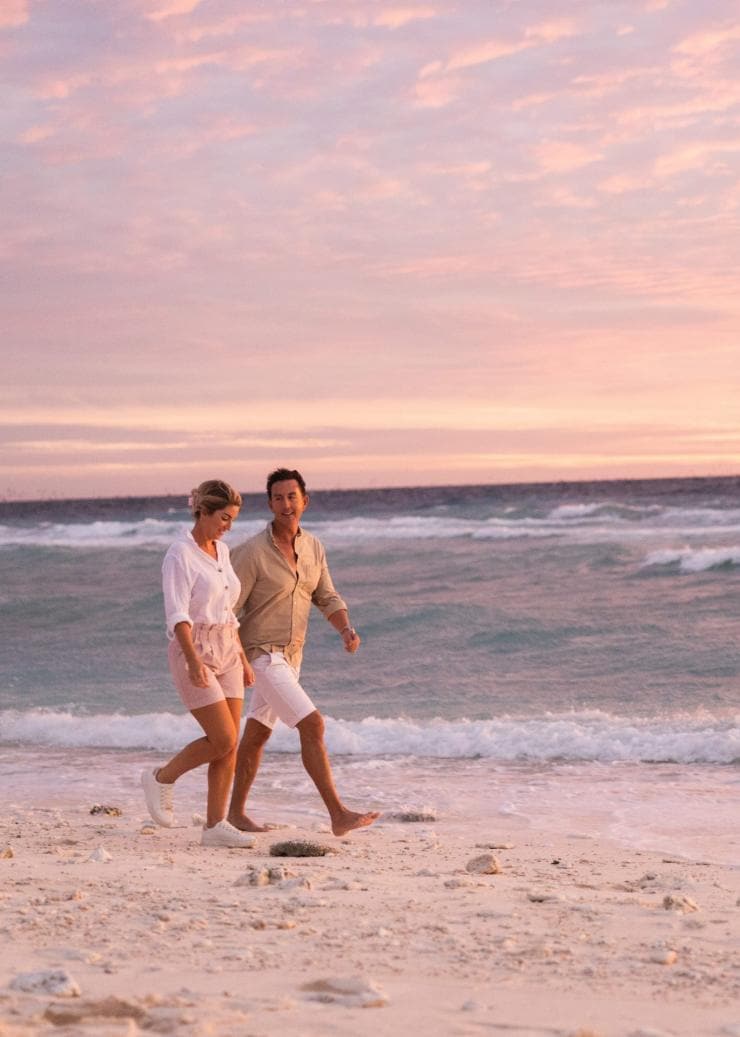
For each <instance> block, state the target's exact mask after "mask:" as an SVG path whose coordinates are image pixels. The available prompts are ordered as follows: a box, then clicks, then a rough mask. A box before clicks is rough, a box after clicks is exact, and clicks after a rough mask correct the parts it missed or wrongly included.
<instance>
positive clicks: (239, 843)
mask: <svg viewBox="0 0 740 1037" xmlns="http://www.w3.org/2000/svg"><path fill="white" fill-rule="evenodd" d="M254 842H255V839H254V836H253V835H249V833H248V832H240V831H239V829H238V828H235V827H234V826H233V825H232V824H231V822H230V821H226V820H225V819H224V820H223V821H219V822H217V824H215V825H214V826H213V828H204V829H203V834H202V835H201V837H200V843H201V846H226V847H227V848H228V849H230V850H246V849H248V848H249V847H250V846H254Z"/></svg>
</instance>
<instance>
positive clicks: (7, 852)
mask: <svg viewBox="0 0 740 1037" xmlns="http://www.w3.org/2000/svg"><path fill="white" fill-rule="evenodd" d="M13 857H15V854H14V853H13V847H12V846H6V847H5V849H4V850H2V852H0V860H4V861H9V860H11V859H12V858H13Z"/></svg>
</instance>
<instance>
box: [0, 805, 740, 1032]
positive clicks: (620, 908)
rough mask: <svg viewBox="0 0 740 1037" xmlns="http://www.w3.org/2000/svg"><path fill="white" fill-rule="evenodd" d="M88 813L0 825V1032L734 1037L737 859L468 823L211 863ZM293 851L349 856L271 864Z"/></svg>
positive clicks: (389, 827)
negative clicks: (676, 854)
mask: <svg viewBox="0 0 740 1037" xmlns="http://www.w3.org/2000/svg"><path fill="white" fill-rule="evenodd" d="M90 807H91V804H90V803H86V804H84V805H79V806H77V807H70V808H66V807H65V808H64V809H63V810H62V809H42V808H34V807H30V806H27V807H23V808H21V807H17V806H16V807H11V808H8V809H7V810H6V816H5V817H4V818H3V821H2V824H1V825H0V853H4V855H3V856H2V859H0V876H1V877H2V883H1V885H0V889H1V890H2V892H1V893H0V904H1V906H2V915H1V917H2V922H1V923H0V935H1V940H0V945H1V950H0V1035H3V1037H9V1035H12V1037H28V1035H30V1034H34V1035H35V1034H52V1033H53V1034H55V1035H60V1037H61V1035H72V1034H75V1035H77V1034H80V1035H95V1037H108V1035H111V1037H112V1035H116V1037H117V1035H123V1034H125V1035H127V1037H131V1035H136V1034H140V1033H142V1034H149V1033H151V1034H177V1035H183V1037H191V1035H192V1037H196V1035H206V1034H207V1035H218V1037H230V1035H235V1037H236V1035H239V1037H259V1035H263V1034H264V1035H283V1034H290V1035H295V1037H303V1035H305V1037H309V1035H310V1037H313V1035H322V1037H323V1035H331V1034H348V1035H349V1034H353V1035H364V1034H368V1035H369V1034H373V1035H377V1034H381V1035H382V1034H399V1035H400V1034H406V1033H408V1032H409V1031H414V1030H416V1031H417V1032H418V1033H419V1034H424V1035H479V1034H480V1035H487V1034H491V1035H504V1037H512V1035H513V1037H542V1035H571V1037H575V1035H578V1037H587V1035H588V1037H592V1035H593V1037H596V1035H598V1037H627V1035H630V1037H637V1035H640V1037H658V1035H674V1037H679V1035H680V1037H704V1035H707V1037H709V1035H712V1037H740V998H739V997H738V994H739V993H740V967H739V963H738V918H739V917H740V906H739V904H740V900H739V898H740V873H739V872H738V871H737V870H736V869H733V868H730V867H727V866H725V865H721V864H713V863H706V862H701V861H687V860H679V859H675V858H670V857H667V856H666V855H665V854H660V853H649V852H644V851H636V850H628V849H625V848H624V847H619V846H615V845H613V844H610V843H608V842H607V841H604V840H600V839H599V838H584V837H583V836H578V835H577V834H571V835H568V834H567V833H566V834H562V835H556V836H553V835H551V834H548V833H541V832H535V831H533V830H531V829H528V828H527V827H526V826H525V825H524V824H523V823H522V822H521V821H517V820H516V819H514V820H509V819H507V820H506V821H505V823H503V822H502V828H501V830H499V831H491V830H481V829H480V828H479V827H478V825H477V824H476V822H475V820H474V819H472V818H467V819H466V818H465V817H462V818H460V817H439V818H438V819H437V820H436V821H434V822H430V821H422V822H408V821H400V820H392V819H389V818H387V817H386V818H383V819H382V821H381V822H380V823H378V824H377V825H376V826H375V827H374V828H373V829H371V830H368V831H365V832H361V833H358V834H354V835H352V836H350V837H348V838H346V839H340V840H338V839H334V838H333V837H332V836H331V835H330V834H329V833H328V831H326V830H322V828H323V826H320V827H319V828H318V830H317V826H315V825H314V826H310V824H309V825H307V824H306V822H305V819H303V820H302V821H301V822H300V827H299V826H298V825H290V826H288V827H287V828H286V829H282V830H280V831H275V832H270V833H268V834H263V835H258V836H257V842H256V846H255V847H254V848H253V849H251V850H217V849H203V848H201V846H200V845H199V841H198V840H199V832H198V829H197V828H196V827H194V826H192V825H190V826H188V827H182V828H177V829H173V830H165V829H160V828H153V827H152V826H151V825H150V824H149V823H148V821H147V820H146V819H145V817H144V813H143V810H142V809H141V808H139V809H138V810H137V809H136V808H135V807H132V808H130V809H129V808H126V809H124V812H123V814H122V815H121V816H120V817H109V816H106V815H91V814H90ZM299 838H304V839H310V840H312V841H314V842H318V843H320V844H323V845H328V846H332V848H333V849H334V850H335V851H336V852H335V853H331V854H328V855H327V856H324V857H311V858H301V859H292V858H275V857H271V856H270V855H269V848H270V846H271V845H272V844H274V843H275V842H277V841H280V840H284V839H299ZM480 857H482V858H483V861H482V862H480V863H479V864H478V865H477V867H481V868H483V869H484V872H483V873H480V872H478V871H469V870H467V866H468V865H469V862H471V861H472V860H474V859H475V858H480ZM494 858H495V860H494ZM707 860H708V861H711V860H712V853H711V847H707ZM471 867H473V865H471ZM270 868H272V869H276V870H274V871H273V872H272V873H269V871H268V869H270ZM494 872H495V873H494ZM260 883H261V884H260ZM29 974H30V975H29ZM24 988H26V989H24Z"/></svg>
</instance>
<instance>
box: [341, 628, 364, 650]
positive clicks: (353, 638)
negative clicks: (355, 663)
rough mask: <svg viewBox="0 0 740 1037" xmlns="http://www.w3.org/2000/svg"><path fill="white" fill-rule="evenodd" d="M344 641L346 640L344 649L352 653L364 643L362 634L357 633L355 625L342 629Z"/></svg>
mask: <svg viewBox="0 0 740 1037" xmlns="http://www.w3.org/2000/svg"><path fill="white" fill-rule="evenodd" d="M342 641H344V650H345V652H349V653H350V655H354V653H355V652H356V651H357V649H358V648H359V647H360V644H361V643H362V642H361V641H360V635H359V634H358V633H357V631H356V630H355V628H354V627H345V628H344V630H343V631H342Z"/></svg>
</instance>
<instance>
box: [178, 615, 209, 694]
mask: <svg viewBox="0 0 740 1037" xmlns="http://www.w3.org/2000/svg"><path fill="white" fill-rule="evenodd" d="M175 637H176V638H177V642H178V644H179V645H180V648H182V652H183V655H184V656H185V662H186V663H187V664H188V673H189V674H190V680H191V681H192V682H193V684H194V685H195V687H196V688H207V687H208V671H207V670H206V668H205V666H204V665H203V661H202V660H201V657H200V656H199V655H198V653H197V652H196V650H195V645H194V644H193V634H192V628H191V626H190V623H187V622H185V621H183V622H182V623H176V624H175Z"/></svg>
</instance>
